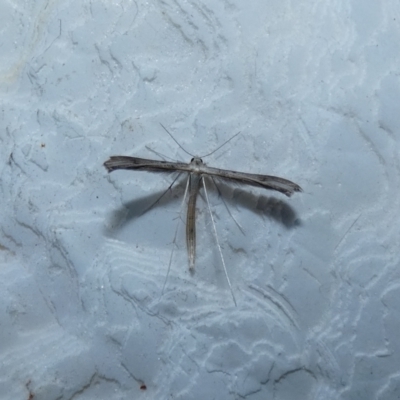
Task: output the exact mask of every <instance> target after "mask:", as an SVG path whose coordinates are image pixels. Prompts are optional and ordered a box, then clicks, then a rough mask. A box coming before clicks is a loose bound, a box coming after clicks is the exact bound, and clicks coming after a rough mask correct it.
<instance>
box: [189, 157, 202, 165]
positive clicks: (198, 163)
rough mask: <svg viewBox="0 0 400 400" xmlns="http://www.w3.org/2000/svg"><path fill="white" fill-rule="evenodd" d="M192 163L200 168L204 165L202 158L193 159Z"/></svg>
mask: <svg viewBox="0 0 400 400" xmlns="http://www.w3.org/2000/svg"><path fill="white" fill-rule="evenodd" d="M190 163H191V164H194V165H196V166H200V165H203V164H204V163H203V160H202V159H201V158H200V157H193V158H192V159H191V160H190Z"/></svg>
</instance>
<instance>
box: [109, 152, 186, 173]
mask: <svg viewBox="0 0 400 400" xmlns="http://www.w3.org/2000/svg"><path fill="white" fill-rule="evenodd" d="M104 166H105V167H106V168H107V170H108V172H112V171H115V170H116V169H137V170H141V171H150V172H174V171H188V172H190V170H189V164H185V163H179V162H170V161H158V160H148V159H146V158H138V157H128V156H111V157H110V159H108V160H107V161H106V162H105V163H104Z"/></svg>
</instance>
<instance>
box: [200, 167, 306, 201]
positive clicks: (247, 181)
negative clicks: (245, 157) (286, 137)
mask: <svg viewBox="0 0 400 400" xmlns="http://www.w3.org/2000/svg"><path fill="white" fill-rule="evenodd" d="M202 172H203V173H204V174H208V175H213V176H216V177H218V178H221V179H225V180H228V181H233V182H236V183H241V184H244V185H251V186H258V187H262V188H264V189H270V190H277V191H278V192H281V193H283V194H285V195H286V196H288V197H290V196H291V195H292V194H293V193H294V192H301V191H302V189H301V187H300V186H299V185H297V184H296V183H294V182H291V181H289V180H287V179H284V178H279V177H278V176H272V175H259V174H248V173H246V172H236V171H230V170H226V169H219V168H212V167H207V166H206V165H204V167H203V168H202Z"/></svg>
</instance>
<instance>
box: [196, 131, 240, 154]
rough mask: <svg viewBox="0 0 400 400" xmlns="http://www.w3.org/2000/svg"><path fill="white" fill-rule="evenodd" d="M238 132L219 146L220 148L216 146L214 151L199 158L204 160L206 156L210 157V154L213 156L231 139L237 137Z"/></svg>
mask: <svg viewBox="0 0 400 400" xmlns="http://www.w3.org/2000/svg"><path fill="white" fill-rule="evenodd" d="M239 133H240V131H239V132H238V133H236V134H235V135H233V136H232V137H231V138H230V139H228V140H226V141H225V142H224V143H222V144H221V146H218V147H217V148H216V149H215V150H213V151H212V152H211V153H208V154H205V155H204V156H201V158H205V157H208V156H211V154H214V153H215V152H216V151H218V150H219V149H220V148H221V147H224V146H225V145H226V144H227V143H229V142H230V141H231V140H232V139H234V138H235V137H236V136H237V135H239Z"/></svg>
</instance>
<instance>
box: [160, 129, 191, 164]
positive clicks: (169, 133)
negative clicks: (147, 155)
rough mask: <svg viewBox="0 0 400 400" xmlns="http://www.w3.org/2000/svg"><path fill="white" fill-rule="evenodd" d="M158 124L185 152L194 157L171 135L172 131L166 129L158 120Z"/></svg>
mask: <svg viewBox="0 0 400 400" xmlns="http://www.w3.org/2000/svg"><path fill="white" fill-rule="evenodd" d="M160 125H161V126H162V127H163V128H164V130H165V132H167V133H168V135H169V136H171V138H172V140H173V141H174V142H175V143H176V144H177V145H178V146H179V147H180V148H181V149H182V150H183V151H184V152H185V153H186V154H189V156H192V157H194V155H193V154H192V153H189V152H188V151H187V150H186V149H185V148H184V147H183V146H182V145H181V144H180V143H179V142H178V141H177V140H176V139H175V138H174V137H173V136H172V133H171V132H169V131H168V129H167V128H166V127H165V126H164V125H163V124H162V123H161V122H160Z"/></svg>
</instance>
